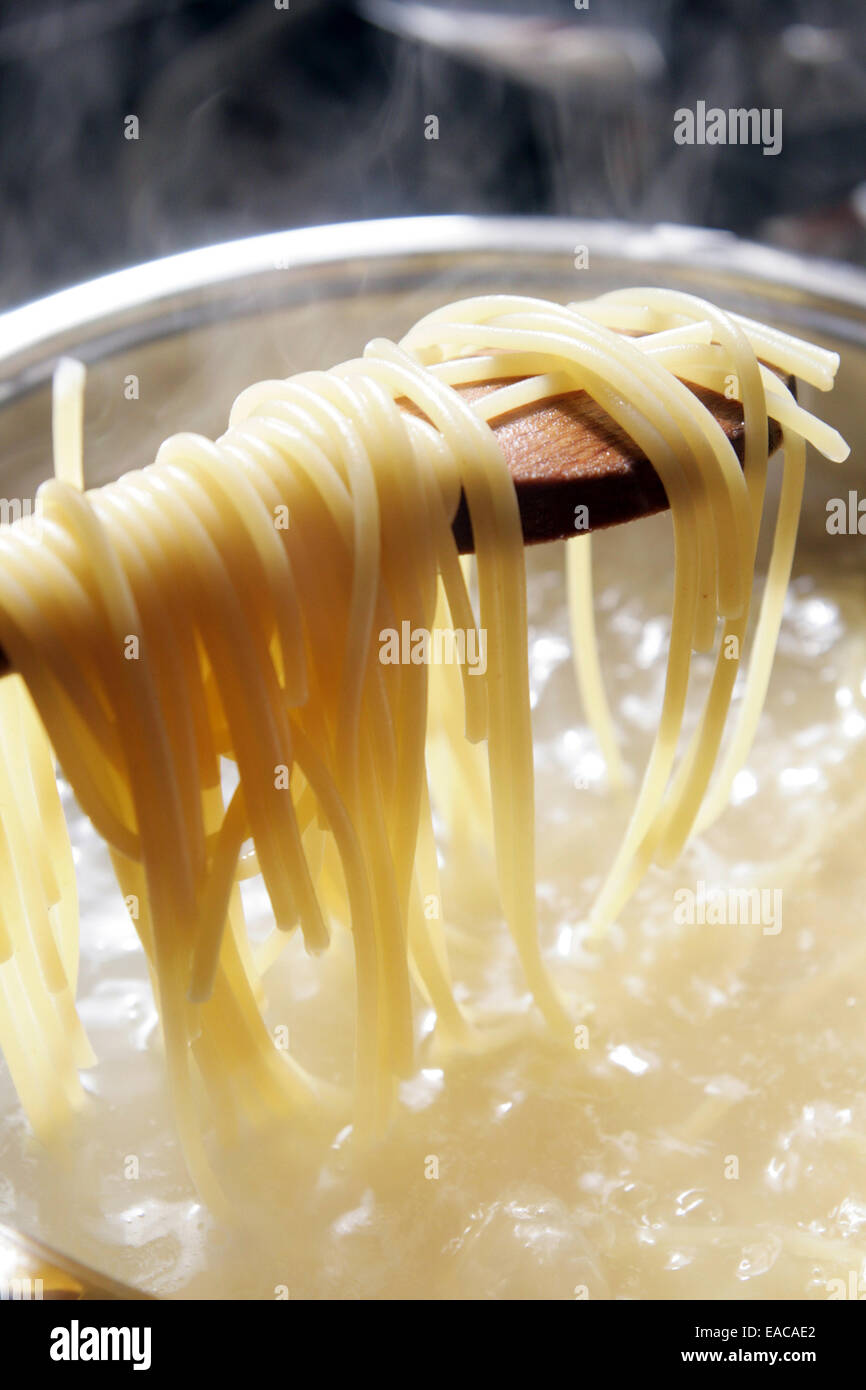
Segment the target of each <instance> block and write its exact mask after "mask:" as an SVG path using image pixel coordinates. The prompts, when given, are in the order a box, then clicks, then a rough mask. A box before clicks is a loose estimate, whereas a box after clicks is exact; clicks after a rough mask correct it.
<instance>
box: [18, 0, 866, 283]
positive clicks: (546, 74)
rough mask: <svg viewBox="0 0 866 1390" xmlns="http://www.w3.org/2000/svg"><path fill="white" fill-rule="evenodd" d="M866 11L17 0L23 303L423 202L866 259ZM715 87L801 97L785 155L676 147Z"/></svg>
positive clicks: (792, 108)
mask: <svg viewBox="0 0 866 1390" xmlns="http://www.w3.org/2000/svg"><path fill="white" fill-rule="evenodd" d="M863 29H864V8H863V5H862V3H861V0H856V2H855V3H851V0H838V2H837V0H819V3H817V4H812V3H806V2H805V0H799V2H798V0H795V2H794V3H781V0H779V2H778V3H777V2H776V0H729V2H728V3H718V4H712V5H709V4H706V3H703V4H701V3H697V0H660V3H656V4H638V3H629V2H628V0H589V8H588V9H587V10H585V11H577V10H576V9H575V6H574V3H573V0H538V2H537V3H535V4H529V3H519V2H518V0H515V2H514V3H508V0H498V2H497V3H484V0H474V3H463V4H454V3H435V0H431V2H430V3H426V4H423V5H419V4H415V3H413V0H358V2H357V3H346V2H344V3H339V0H290V8H289V9H288V10H284V9H277V8H276V6H275V4H274V0H208V2H207V3H205V2H204V0H75V2H74V3H73V2H72V0H66V3H61V0H39V3H26V4H25V3H17V4H11V3H8V0H7V2H6V3H0V154H2V175H0V195H2V196H0V304H3V305H11V304H15V303H19V302H21V301H23V300H25V299H28V298H30V297H32V296H34V295H37V294H41V293H45V292H47V291H49V290H51V289H54V288H58V287H60V286H63V285H66V284H69V283H72V282H75V281H78V280H82V279H85V278H87V277H89V276H91V275H93V274H97V273H99V272H101V271H105V270H109V269H114V268H117V267H119V266H122V265H126V264H129V263H131V262H134V261H139V260H143V259H147V258H149V257H152V256H157V255H162V254H166V253H168V252H171V251H176V250H181V249H187V248H190V247H194V246H199V245H203V244H205V243H207V242H212V241H218V240H224V239H228V238H231V237H236V236H243V235H247V234H252V233H255V232H259V231H269V230H275V229H278V228H284V227H292V226H303V225H310V224H315V223H320V222H333V221H346V220H352V219H355V218H368V217H383V216H394V215H405V214H415V213H442V212H486V213H556V214H568V215H576V216H600V217H617V218H626V219H629V220H632V221H639V222H652V221H657V220H664V221H676V222H692V223H697V224H701V225H706V226H713V227H727V228H731V229H733V230H735V231H737V232H740V233H742V234H744V235H747V236H750V237H756V238H758V239H761V240H765V241H769V242H772V243H775V244H778V245H785V246H789V247H794V248H798V249H804V250H808V251H812V252H815V253H817V254H821V255H829V256H836V257H842V258H846V259H849V260H853V261H860V262H863V261H866V185H864V182H863V181H864V179H866V173H864V167H863V152H864V144H866V141H864V136H866V80H864V75H866V62H864V56H866V43H864V38H863ZM698 99H703V100H706V101H707V103H708V104H709V105H719V106H723V107H725V108H727V107H729V106H758V107H770V108H775V107H781V108H782V110H783V113H784V116H783V122H784V124H783V135H784V141H783V149H782V152H781V154H779V155H778V156H777V157H775V158H772V157H766V156H763V155H762V151H761V149H760V148H755V147H751V146H743V147H736V146H734V147H726V146H715V147H704V148H696V147H690V148H686V147H681V146H677V145H675V143H674V141H673V113H674V111H675V110H676V108H677V107H679V106H681V105H687V106H692V107H693V106H694V104H695V102H696V101H697V100H698ZM128 115H135V116H137V117H138V121H139V138H138V140H128V139H126V138H125V137H124V118H125V117H127V116H128ZM429 115H436V116H437V117H438V120H439V138H438V140H429V139H425V135H424V130H425V118H426V117H427V116H429Z"/></svg>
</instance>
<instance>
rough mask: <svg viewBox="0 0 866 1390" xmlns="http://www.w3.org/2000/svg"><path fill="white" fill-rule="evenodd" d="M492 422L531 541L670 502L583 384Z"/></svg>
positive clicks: (734, 435) (724, 402) (472, 393)
mask: <svg viewBox="0 0 866 1390" xmlns="http://www.w3.org/2000/svg"><path fill="white" fill-rule="evenodd" d="M521 379H522V378H520V377H509V378H502V379H500V380H496V381H486V382H483V383H479V384H476V385H469V386H461V387H458V388H457V390H459V392H460V394H461V396H463V398H464V399H465V400H467V401H473V400H477V399H478V398H479V397H481V396H485V395H487V394H488V393H489V392H490V391H495V390H496V389H497V387H499V386H504V385H506V384H507V382H509V381H519V380H521ZM785 384H786V385H787V386H788V388H789V390H793V379H792V378H787V379H786V381H785ZM694 390H695V395H696V396H697V397H698V399H699V400H701V401H702V402H703V403H704V405H706V406H707V407H708V409H709V410H711V411H712V413H713V415H714V416H715V417H716V419H717V420H718V422H719V424H720V425H721V427H722V429H723V430H724V432H725V434H726V435H727V437H728V439H729V440H730V441H731V444H732V445H733V447H734V450H735V451H736V454H737V457H738V458H739V459H740V462H742V459H743V446H744V439H745V429H744V425H743V410H742V406H741V405H740V403H739V402H738V401H731V400H728V399H727V398H726V397H725V396H720V395H717V394H716V392H714V391H707V390H704V389H703V388H697V387H696V388H694ZM400 404H401V405H402V406H403V407H404V408H405V409H406V410H407V411H409V412H411V413H412V414H415V415H422V413H423V412H421V411H420V410H418V409H417V408H416V407H415V406H413V405H412V404H411V403H410V402H409V401H406V400H403V401H401V402H400ZM491 425H492V428H493V430H494V433H495V434H496V439H497V441H498V443H499V446H500V448H501V449H502V452H503V454H504V455H505V458H506V460H507V462H508V467H509V469H510V470H511V476H512V477H513V479H514V485H515V488H516V491H517V501H518V505H519V507H520V517H521V521H522V523H523V539H524V541H525V542H526V544H527V545H537V544H538V543H539V542H541V541H553V540H562V539H564V538H566V537H568V536H573V535H575V534H576V531H575V524H574V522H575V508H576V507H578V506H584V507H586V509H587V514H588V522H589V524H588V526H586V527H583V528H582V529H583V530H590V531H598V530H601V529H602V528H603V527H606V526H616V525H618V524H619V523H620V522H622V521H635V520H636V519H637V518H638V517H642V516H651V515H652V514H653V513H654V512H662V511H665V510H666V509H667V505H668V500H667V497H666V496H665V490H664V488H663V487H662V484H661V479H660V478H659V476H658V474H657V473H656V471H655V469H654V468H653V466H652V464H651V463H650V461H649V459H647V458H646V457H645V456H644V455H643V454H642V453H641V451H640V450H639V449H638V447H637V445H636V444H635V443H634V442H633V441H632V440H631V439H630V438H629V436H628V435H627V434H626V433H625V432H624V431H623V430H621V429H620V428H619V426H618V425H616V424H615V423H614V421H613V420H612V419H611V418H610V416H609V415H608V414H607V413H606V412H605V411H604V410H603V409H602V408H601V406H599V405H596V403H595V401H594V400H592V398H591V397H590V396H588V395H587V394H586V392H585V391H570V392H568V394H566V395H562V396H556V397H551V398H549V399H547V400H545V401H542V402H540V403H536V404H534V405H527V406H523V407H522V408H521V409H519V410H512V411H509V412H508V413H507V414H505V415H502V416H499V417H498V418H496V419H495V420H492V421H491ZM781 438H782V432H781V430H780V428H779V426H778V425H777V424H776V422H775V421H774V420H771V421H770V428H769V449H770V453H774V452H775V451H776V449H777V448H778V447H779V444H780V442H781ZM453 529H454V537H455V539H456V541H457V546H458V549H459V550H460V553H461V554H463V555H467V554H469V553H471V551H472V550H473V549H474V542H473V538H472V523H471V521H470V519H469V512H468V509H467V506H466V498H465V496H461V498H460V505H459V506H458V508H457V512H456V514H455V517H454V522H453ZM10 670H11V666H10V663H9V660H8V658H7V657H6V654H5V652H3V650H2V648H0V676H4V675H6V674H8V672H9V671H10Z"/></svg>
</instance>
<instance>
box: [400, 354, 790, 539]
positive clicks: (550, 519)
mask: <svg viewBox="0 0 866 1390" xmlns="http://www.w3.org/2000/svg"><path fill="white" fill-rule="evenodd" d="M520 379H521V378H509V379H508V380H520ZM784 380H785V385H786V386H787V387H788V389H789V390H791V391H792V390H793V389H794V381H793V378H791V377H788V378H784ZM506 384H508V381H507V380H506V379H503V380H500V381H489V382H484V383H483V384H478V385H474V386H462V387H458V388H457V389H458V390H459V392H460V394H461V395H462V396H463V398H464V399H465V400H468V401H473V400H478V399H479V397H481V396H486V395H487V394H488V393H489V392H490V391H495V390H496V389H497V387H499V386H505V385H506ZM693 390H694V393H695V395H696V396H697V397H698V399H699V400H700V401H701V402H702V403H703V404H704V405H705V406H706V407H707V408H708V409H709V410H710V411H711V412H712V414H713V415H714V416H715V418H716V420H717V421H718V423H719V424H720V425H721V427H722V429H723V430H724V432H725V434H726V436H727V438H728V439H729V440H730V442H731V444H732V445H733V447H734V451H735V452H736V455H737V457H738V459H739V460H740V462H741V463H742V461H743V448H744V443H745V427H744V424H743V408H742V406H741V404H740V402H739V401H732V400H728V399H727V397H725V396H720V395H718V394H717V393H716V392H715V391H707V390H705V389H703V388H702V387H694V388H693ZM405 404H406V406H407V408H410V409H411V407H409V405H408V402H406V403H405ZM490 423H491V426H492V428H493V431H494V433H495V435H496V439H497V442H498V444H499V447H500V448H501V450H502V452H503V454H504V455H505V458H506V460H507V462H508V467H509V469H510V471H511V476H512V478H513V479H514V486H515V489H516V491H517V500H518V504H519V506H520V519H521V522H522V523H523V539H524V542H525V543H526V544H527V545H536V544H538V543H539V542H541V541H554V540H563V539H565V538H567V537H569V536H573V535H575V534H576V531H575V524H574V523H575V508H576V507H578V506H584V507H586V509H587V515H588V526H586V527H583V528H582V529H583V530H590V531H599V530H602V529H603V528H604V527H606V526H616V525H618V524H619V523H620V522H622V521H635V520H637V518H638V517H642V516H651V515H652V514H653V513H654V512H662V511H666V510H667V506H668V499H667V497H666V496H665V490H664V488H663V487H662V483H661V479H660V478H659V475H658V474H657V473H656V471H655V469H654V468H653V466H652V464H651V463H650V461H649V459H648V458H646V457H645V455H644V454H642V453H641V451H640V449H639V448H638V447H637V445H636V444H635V443H634V441H633V440H631V439H630V438H629V436H628V435H627V434H626V433H625V432H624V430H621V429H620V427H619V426H618V425H617V424H615V423H614V421H613V420H612V419H611V417H610V416H609V415H608V414H607V413H606V411H604V410H603V409H602V408H601V406H599V405H596V403H595V401H594V400H592V398H591V397H590V396H588V395H587V394H586V392H585V391H570V392H569V393H568V394H567V395H563V396H557V397H555V398H549V399H548V400H545V401H542V402H541V403H537V404H534V405H528V406H523V407H521V409H519V410H512V411H510V412H509V413H508V414H507V415H502V416H499V417H498V418H497V419H495V420H492V421H491V422H490ZM768 435H769V438H768V445H769V450H770V453H771V454H773V453H775V451H776V449H778V447H779V445H780V443H781V441H782V431H781V429H780V428H779V426H778V425H777V424H776V422H775V420H771V421H770V425H769V431H768ZM453 527H454V536H455V539H456V541H457V545H458V548H459V550H460V552H461V554H464V555H465V554H469V553H470V552H471V551H472V550H473V549H474V543H473V539H472V523H471V521H470V519H469V512H468V510H467V507H466V498H465V497H461V499H460V505H459V507H458V509H457V512H456V515H455V517H454V523H453Z"/></svg>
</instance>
